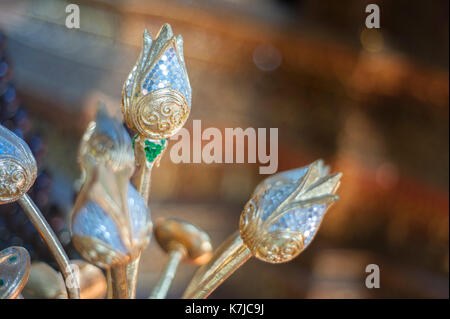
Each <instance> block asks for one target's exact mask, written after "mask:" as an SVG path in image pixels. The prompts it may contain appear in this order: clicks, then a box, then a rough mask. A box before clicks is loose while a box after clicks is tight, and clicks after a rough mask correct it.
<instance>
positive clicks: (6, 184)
mask: <svg viewBox="0 0 450 319" xmlns="http://www.w3.org/2000/svg"><path fill="white" fill-rule="evenodd" d="M36 175H37V167H36V161H35V159H34V157H33V155H32V153H31V150H30V148H29V147H28V145H27V144H26V143H25V142H24V141H23V140H22V139H20V138H19V137H18V136H16V135H15V134H14V133H12V132H11V131H9V130H8V129H6V128H5V127H3V126H1V125H0V204H5V203H9V202H13V201H16V200H17V199H18V198H20V197H21V196H23V195H24V194H25V193H26V192H28V190H29V189H30V187H31V186H32V185H33V183H34V180H35V179H36Z"/></svg>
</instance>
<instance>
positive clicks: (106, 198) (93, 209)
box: [71, 109, 152, 298]
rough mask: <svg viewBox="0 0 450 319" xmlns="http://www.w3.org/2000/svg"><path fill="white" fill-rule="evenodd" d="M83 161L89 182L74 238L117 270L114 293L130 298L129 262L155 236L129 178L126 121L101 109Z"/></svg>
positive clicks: (89, 255) (78, 206)
mask: <svg viewBox="0 0 450 319" xmlns="http://www.w3.org/2000/svg"><path fill="white" fill-rule="evenodd" d="M79 161H80V165H81V168H82V171H83V175H85V176H84V184H83V186H82V188H81V190H80V193H79V195H78V197H77V199H76V201H75V205H74V209H73V214H72V223H71V229H72V240H73V243H74V246H75V247H76V248H77V250H78V251H79V252H80V254H81V255H82V256H83V257H84V258H85V259H86V260H88V261H89V262H91V263H93V264H95V265H98V266H100V267H103V268H105V269H107V271H111V274H110V276H109V277H110V278H111V279H112V280H114V282H113V284H114V289H113V297H118V298H127V297H128V293H129V290H128V284H127V283H126V280H127V275H126V269H125V268H126V265H127V264H128V263H129V262H130V261H131V260H133V259H134V258H135V257H136V256H137V255H139V254H140V252H141V250H142V249H144V248H145V247H146V246H147V244H148V243H149V241H150V234H151V230H152V222H151V218H150V211H149V210H148V208H147V205H146V203H145V202H144V200H143V198H142V197H141V196H140V195H139V193H138V192H137V191H136V189H135V188H134V187H133V185H131V183H130V181H129V179H130V177H131V175H132V174H133V171H134V156H133V151H132V149H131V139H130V137H129V135H128V133H127V132H126V130H125V128H124V127H123V126H122V124H121V123H120V122H119V121H118V120H116V119H114V118H113V117H111V116H109V115H108V114H106V112H105V111H104V110H102V109H101V110H99V112H98V114H97V117H96V119H95V121H94V122H91V123H90V124H89V126H88V129H87V131H86V132H85V134H84V136H83V139H82V142H81V145H80V149H79Z"/></svg>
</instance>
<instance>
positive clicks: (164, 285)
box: [149, 249, 185, 299]
mask: <svg viewBox="0 0 450 319" xmlns="http://www.w3.org/2000/svg"><path fill="white" fill-rule="evenodd" d="M184 255H185V251H184V249H180V250H172V251H171V252H170V253H169V261H168V262H167V264H166V266H165V267H164V270H163V272H162V274H161V276H160V277H159V280H158V283H157V284H156V286H155V288H153V291H152V293H151V295H150V297H149V298H150V299H164V298H165V297H166V296H167V292H168V291H169V288H170V285H171V284H172V280H173V278H174V277H175V273H176V272H177V268H178V265H179V264H180V261H181V259H183V256H184Z"/></svg>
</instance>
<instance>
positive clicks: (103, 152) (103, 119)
mask: <svg viewBox="0 0 450 319" xmlns="http://www.w3.org/2000/svg"><path fill="white" fill-rule="evenodd" d="M78 160H79V163H80V165H81V168H82V169H83V170H91V169H93V168H95V167H98V166H99V165H103V166H105V167H107V168H109V169H110V170H112V171H113V172H115V173H117V172H124V174H125V175H127V176H128V178H130V177H131V175H132V174H133V171H134V152H133V150H132V148H131V138H130V136H129V135H128V132H127V131H126V130H125V129H124V128H123V126H122V123H120V122H119V121H118V120H117V119H115V118H113V117H111V116H110V115H109V114H108V113H107V111H106V109H105V107H103V106H102V107H101V108H100V109H99V110H98V112H97V115H96V118H95V120H94V121H92V122H90V123H89V124H88V128H87V129H86V131H85V133H84V135H83V137H82V139H81V143H80V148H79V151H78Z"/></svg>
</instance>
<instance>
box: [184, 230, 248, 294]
mask: <svg viewBox="0 0 450 319" xmlns="http://www.w3.org/2000/svg"><path fill="white" fill-rule="evenodd" d="M251 256H252V254H251V251H250V249H248V248H247V246H245V245H244V243H243V241H242V238H241V237H240V236H239V232H237V233H235V234H233V235H232V236H230V237H229V238H228V240H226V241H225V242H224V243H223V244H222V245H221V246H220V247H219V248H218V249H217V250H216V252H215V253H214V255H213V257H212V258H211V260H210V261H209V262H208V263H207V264H205V265H203V266H202V267H200V268H199V269H198V270H197V272H196V273H195V275H194V278H192V280H191V282H190V283H189V285H188V287H187V289H186V291H185V292H184V294H183V297H182V298H184V299H204V298H207V297H208V296H209V295H210V294H211V293H212V292H213V291H214V290H215V289H216V288H217V287H219V286H220V284H221V283H222V282H224V281H225V279H227V278H228V277H229V276H230V275H231V274H232V273H233V272H234V271H235V270H237V269H238V268H239V267H241V266H242V265H243V264H244V263H245V262H246V261H247V260H248V259H250V257H251Z"/></svg>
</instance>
